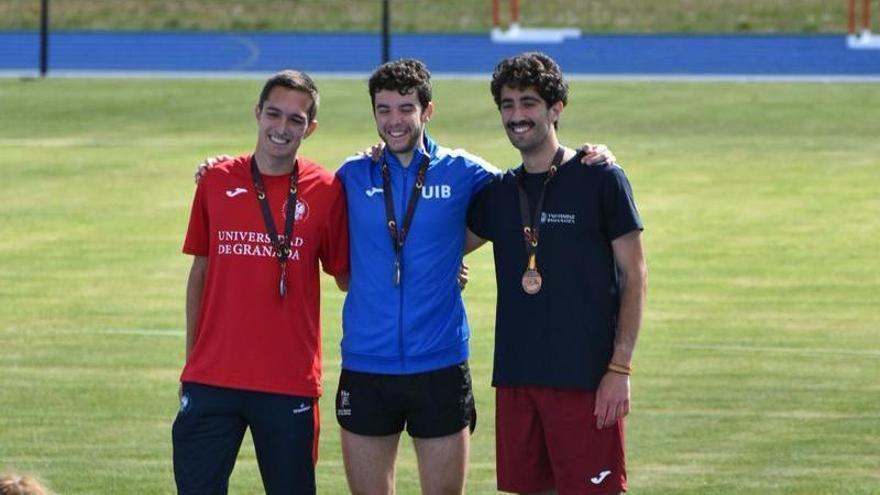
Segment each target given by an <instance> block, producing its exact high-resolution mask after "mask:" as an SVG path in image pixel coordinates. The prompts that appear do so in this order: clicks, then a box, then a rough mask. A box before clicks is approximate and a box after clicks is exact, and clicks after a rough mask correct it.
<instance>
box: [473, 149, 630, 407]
mask: <svg viewBox="0 0 880 495" xmlns="http://www.w3.org/2000/svg"><path fill="white" fill-rule="evenodd" d="M517 172H519V173H522V167H519V168H518V169H516V170H510V171H508V172H507V173H505V174H504V175H503V176H502V177H501V178H500V179H497V180H494V181H493V182H492V183H491V184H489V185H488V186H487V187H486V188H484V189H483V190H482V191H481V192H480V194H479V195H478V196H477V197H476V199H475V200H474V202H473V204H472V205H471V207H470V209H469V210H468V226H469V227H470V229H471V230H472V231H473V232H474V233H475V234H477V235H479V236H480V237H482V238H484V239H488V240H491V241H492V242H493V250H494V253H495V276H496V280H497V282H498V302H497V307H496V318H495V363H494V370H493V374H492V385H493V386H496V387H497V386H545V387H558V388H573V389H582V390H595V389H596V388H597V387H598V386H599V381H600V380H601V378H602V376H603V375H604V373H605V370H606V368H607V367H608V362H609V361H610V360H611V355H612V353H613V350H614V335H615V330H616V326H617V313H618V309H619V306H620V290H621V280H620V276H619V273H618V270H617V267H616V265H615V262H614V253H613V251H612V248H611V241H612V240H614V239H615V238H617V237H619V236H621V235H624V234H627V233H629V232H632V231H635V230H641V229H642V222H641V219H640V218H639V214H638V211H637V210H636V206H635V202H634V200H633V194H632V189H631V187H630V184H629V181H628V180H627V178H626V175H625V174H624V173H623V169H621V168H620V167H618V166H613V165H611V166H604V167H595V166H592V167H591V166H585V165H582V164H580V163H578V161H576V160H574V159H572V160H570V161H568V162H566V163H564V164H562V165H561V166H560V167H559V169H558V172H557V174H556V176H555V177H554V178H553V180H552V181H551V183H550V185H549V186H548V188H547V193H546V195H545V199H544V208H543V213H542V215H541V228H540V239H539V244H538V251H537V267H538V271H539V272H540V273H541V276H542V278H543V286H542V288H541V291H540V292H538V293H537V294H535V295H528V294H526V293H525V292H524V291H523V289H522V284H521V281H522V275H523V272H524V271H525V270H526V265H527V259H528V258H527V255H526V249H525V244H524V242H523V235H522V222H521V218H520V210H519V196H518V192H517V181H518V179H517V176H516V174H517ZM546 177H547V174H546V173H543V174H528V173H526V174H525V179H524V184H525V189H526V191H527V193H528V197H529V202H530V208H531V209H532V211H534V208H535V203H537V199H538V196H539V195H540V191H541V187H542V185H543V182H544V179H545V178H546Z"/></svg>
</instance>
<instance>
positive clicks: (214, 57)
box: [0, 31, 880, 82]
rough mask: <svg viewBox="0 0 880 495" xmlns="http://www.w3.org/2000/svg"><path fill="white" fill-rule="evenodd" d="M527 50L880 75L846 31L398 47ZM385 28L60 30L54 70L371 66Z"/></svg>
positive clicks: (573, 60)
mask: <svg viewBox="0 0 880 495" xmlns="http://www.w3.org/2000/svg"><path fill="white" fill-rule="evenodd" d="M38 42H39V39H38V35H37V33H36V32H27V31H0V74H2V75H7V76H19V75H33V74H36V71H37V67H38V60H39V59H38V54H39V45H38ZM526 50H540V51H544V52H546V53H548V54H549V55H551V56H553V57H554V58H555V59H556V60H557V61H558V62H559V63H560V65H562V67H563V69H564V70H565V72H566V73H567V74H569V75H572V76H579V77H587V78H606V77H607V78H624V77H625V78H647V79H663V78H671V79H677V78H678V79H739V78H742V79H771V80H775V79H783V80H785V79H794V80H797V79H802V80H815V79H819V80H864V81H874V82H880V50H852V49H849V48H847V46H846V41H845V39H844V36H843V35H816V36H800V35H773V36H746V35H586V36H583V37H580V38H577V39H570V40H566V41H564V42H562V43H556V44H541V43H525V44H519V43H518V44H496V43H492V41H491V40H490V38H489V35H488V33H487V34H397V35H394V36H393V37H392V41H391V55H392V58H398V57H417V58H420V59H422V60H424V61H425V62H426V63H427V64H428V66H429V67H430V68H431V70H432V72H433V73H435V74H438V75H444V74H446V75H456V76H485V75H486V74H488V73H490V72H491V69H492V67H493V66H494V64H495V63H496V62H497V61H498V60H499V59H501V58H503V57H505V56H508V55H511V54H514V53H519V52H522V51H526ZM380 53H381V45H380V39H379V36H378V35H377V34H375V33H346V34H339V33H301V32H297V33H249V32H198V33H196V32H119V31H106V32H102V31H89V32H75V31H67V32H56V33H54V34H52V36H51V37H50V58H49V61H50V62H49V67H50V75H56V76H102V75H103V76H151V75H153V76H155V75H160V76H172V77H175V76H177V77H187V76H194V75H204V74H205V73H210V74H211V75H214V76H228V77H241V76H263V75H265V74H267V73H271V72H274V71H276V70H278V69H280V68H284V67H295V68H299V69H303V70H306V71H309V72H313V73H325V74H335V75H343V76H344V75H350V76H357V77H360V76H363V75H364V74H368V73H369V72H370V71H371V70H372V69H373V68H374V67H375V66H376V65H377V63H378V62H379V58H380Z"/></svg>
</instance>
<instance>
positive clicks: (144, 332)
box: [95, 328, 186, 337]
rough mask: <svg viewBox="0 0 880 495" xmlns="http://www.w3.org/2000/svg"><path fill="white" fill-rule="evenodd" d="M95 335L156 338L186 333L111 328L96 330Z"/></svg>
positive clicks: (150, 329) (166, 330)
mask: <svg viewBox="0 0 880 495" xmlns="http://www.w3.org/2000/svg"><path fill="white" fill-rule="evenodd" d="M95 333H100V334H106V335H145V336H155V337H183V336H184V335H186V332H184V331H183V330H174V329H170V328H168V329H162V328H111V329H107V330H96V331H95Z"/></svg>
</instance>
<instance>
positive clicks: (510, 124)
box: [507, 120, 535, 130]
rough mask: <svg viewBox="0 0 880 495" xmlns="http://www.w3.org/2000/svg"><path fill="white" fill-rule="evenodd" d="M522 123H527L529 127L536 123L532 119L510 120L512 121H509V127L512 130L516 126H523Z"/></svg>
mask: <svg viewBox="0 0 880 495" xmlns="http://www.w3.org/2000/svg"><path fill="white" fill-rule="evenodd" d="M522 125H527V126H529V127H534V126H535V123H534V122H532V121H531V120H517V121H510V122H508V123H507V128H508V129H511V130H512V129H513V128H514V127H518V126H522Z"/></svg>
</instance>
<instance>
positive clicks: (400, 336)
mask: <svg viewBox="0 0 880 495" xmlns="http://www.w3.org/2000/svg"><path fill="white" fill-rule="evenodd" d="M401 169H402V171H403V187H402V188H401V194H400V201H401V209H400V212H401V215H399V216H398V218H401V219H402V218H403V215H404V214H405V213H406V201H407V200H408V199H409V198H407V195H406V191H407V187H406V186H407V184H408V183H409V168H408V167H403V166H402V164H401ZM404 269H405V266H404V263H403V251H402V250H401V252H400V284H399V286H398V292H399V294H400V306H399V307H398V320H397V345H398V346H399V348H400V369H401V371H405V370H406V349H405V348H404V341H403V281H404V279H405V278H406V276H405V272H404Z"/></svg>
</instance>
